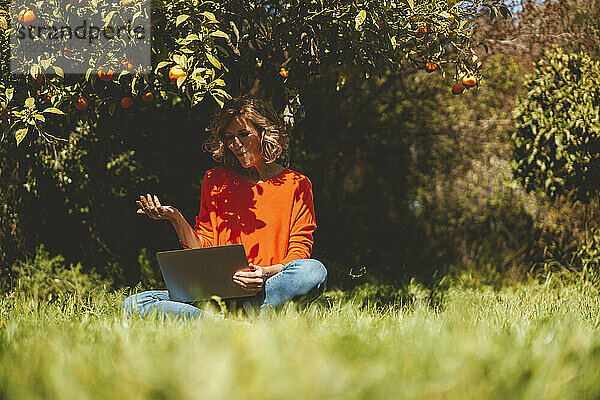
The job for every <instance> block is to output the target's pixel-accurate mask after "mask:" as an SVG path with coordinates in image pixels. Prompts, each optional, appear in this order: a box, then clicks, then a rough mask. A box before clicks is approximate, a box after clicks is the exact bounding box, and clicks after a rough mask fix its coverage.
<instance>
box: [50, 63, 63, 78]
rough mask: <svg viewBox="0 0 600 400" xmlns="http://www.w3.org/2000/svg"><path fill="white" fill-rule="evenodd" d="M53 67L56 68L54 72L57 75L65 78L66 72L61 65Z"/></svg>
mask: <svg viewBox="0 0 600 400" xmlns="http://www.w3.org/2000/svg"><path fill="white" fill-rule="evenodd" d="M52 68H53V69H54V73H55V74H56V75H58V76H60V77H61V78H63V79H65V72H64V71H63V69H62V68H61V67H57V66H52Z"/></svg>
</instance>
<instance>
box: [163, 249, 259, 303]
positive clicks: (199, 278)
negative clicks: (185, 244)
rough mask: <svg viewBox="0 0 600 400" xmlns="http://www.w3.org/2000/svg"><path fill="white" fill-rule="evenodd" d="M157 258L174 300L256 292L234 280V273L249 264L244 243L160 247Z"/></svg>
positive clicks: (223, 296) (231, 296)
mask: <svg viewBox="0 0 600 400" xmlns="http://www.w3.org/2000/svg"><path fill="white" fill-rule="evenodd" d="M156 259H157V260H158V265H160V271H161V273H162V276H163V279H164V281H165V283H166V285H167V289H168V290H169V297H170V298H171V300H174V301H180V302H185V303H191V302H195V301H201V300H210V298H211V297H212V296H219V297H221V298H223V299H226V298H233V297H247V296H253V294H252V293H250V292H247V291H245V290H244V289H242V287H241V286H240V285H238V284H237V283H235V282H233V274H235V273H236V272H237V271H240V270H242V269H245V268H247V267H248V259H247V258H246V253H245V251H244V246H242V245H241V244H232V245H227V246H214V247H205V248H200V249H184V250H171V251H159V252H158V253H156Z"/></svg>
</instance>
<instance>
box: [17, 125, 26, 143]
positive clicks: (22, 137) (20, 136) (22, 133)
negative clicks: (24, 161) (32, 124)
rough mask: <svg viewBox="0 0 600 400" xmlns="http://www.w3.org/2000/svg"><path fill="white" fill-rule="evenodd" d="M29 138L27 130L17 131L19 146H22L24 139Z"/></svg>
mask: <svg viewBox="0 0 600 400" xmlns="http://www.w3.org/2000/svg"><path fill="white" fill-rule="evenodd" d="M25 136H27V128H22V129H17V131H16V132H15V139H16V140H17V146H18V145H19V144H21V142H22V141H23V139H25Z"/></svg>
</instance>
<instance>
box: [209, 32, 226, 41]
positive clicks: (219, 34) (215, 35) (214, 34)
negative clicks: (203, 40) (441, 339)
mask: <svg viewBox="0 0 600 400" xmlns="http://www.w3.org/2000/svg"><path fill="white" fill-rule="evenodd" d="M209 36H213V37H222V38H224V39H229V35H228V34H226V33H225V32H223V31H214V32H211V33H210V35H209Z"/></svg>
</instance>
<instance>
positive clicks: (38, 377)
mask: <svg viewBox="0 0 600 400" xmlns="http://www.w3.org/2000/svg"><path fill="white" fill-rule="evenodd" d="M376 290H377V288H376V287H372V286H365V287H362V288H360V289H359V290H356V291H355V292H354V294H353V295H352V294H342V293H341V292H339V291H330V292H327V293H326V294H325V296H323V297H322V298H321V299H320V300H319V301H317V302H315V303H313V304H312V305H311V306H310V307H308V308H307V307H298V306H295V305H290V306H289V307H287V308H285V309H283V310H280V311H278V312H276V313H274V314H272V315H267V316H262V317H259V318H256V319H248V320H245V319H243V318H242V317H241V316H236V315H228V317H229V320H225V321H218V320H212V319H210V320H203V321H188V322H185V323H180V322H178V321H174V320H171V321H166V322H159V321H155V320H142V319H139V318H134V319H131V320H127V319H125V318H123V317H122V316H121V315H120V313H119V309H118V307H117V306H118V305H119V304H120V302H121V301H122V300H123V299H124V298H125V295H124V294H123V293H107V292H105V291H102V290H98V291H97V292H95V293H94V294H92V295H91V296H89V297H86V298H85V299H79V298H77V297H76V296H71V297H69V298H66V299H62V300H60V299H59V300H57V301H54V302H52V303H50V304H45V303H41V302H38V301H36V300H34V299H33V298H27V297H25V296H23V295H18V294H15V293H11V294H4V295H2V297H1V300H0V399H34V398H40V399H53V398H60V399H111V400H114V399H163V398H164V399H236V398H239V399H321V398H327V399H365V398H372V399H390V398H405V399H482V398H493V399H519V398H527V399H570V398H573V399H586V398H589V399H597V398H599V397H600V368H599V367H600V335H599V333H600V332H599V328H598V325H599V321H600V294H599V292H598V288H596V287H594V286H593V285H592V284H589V283H561V282H560V281H556V280H555V281H550V282H549V283H546V284H534V283H531V284H528V285H524V286H521V287H510V288H506V289H502V290H500V291H493V290H491V289H465V288H458V287H453V288H450V289H447V290H445V291H444V292H443V293H440V294H439V295H438V296H436V299H438V301H435V302H433V303H434V304H435V306H432V305H431V304H432V302H430V301H429V298H430V297H431V296H429V295H428V293H427V292H426V291H425V290H424V289H422V288H420V287H419V286H417V285H411V286H410V287H409V288H408V289H406V290H405V291H403V294H404V295H403V296H398V297H397V298H398V299H404V300H403V301H398V302H396V303H392V304H390V305H387V304H386V305H384V306H381V304H380V305H379V306H378V307H374V306H373V304H372V302H371V301H369V300H368V299H376V298H377V296H378V295H377V293H376ZM392 294H393V293H392ZM238 321H247V322H248V323H247V324H245V323H240V322H238Z"/></svg>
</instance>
